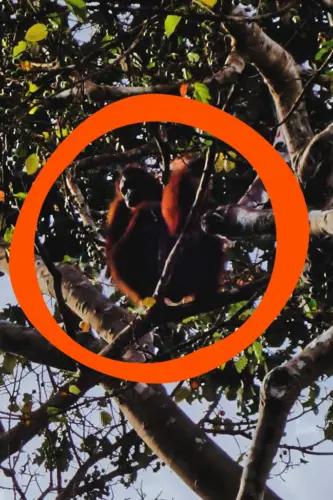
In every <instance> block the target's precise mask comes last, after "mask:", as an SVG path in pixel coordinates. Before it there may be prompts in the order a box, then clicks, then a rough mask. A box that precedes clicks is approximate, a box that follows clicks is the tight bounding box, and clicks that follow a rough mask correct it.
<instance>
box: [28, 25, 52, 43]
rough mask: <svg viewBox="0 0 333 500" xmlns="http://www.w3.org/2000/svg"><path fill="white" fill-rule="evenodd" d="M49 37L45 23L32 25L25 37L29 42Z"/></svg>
mask: <svg viewBox="0 0 333 500" xmlns="http://www.w3.org/2000/svg"><path fill="white" fill-rule="evenodd" d="M46 37H47V27H46V26H45V24H41V23H38V24H34V25H33V26H31V27H30V28H29V29H28V31H27V32H26V34H25V39H26V40H27V42H40V41H41V40H44V38H46Z"/></svg>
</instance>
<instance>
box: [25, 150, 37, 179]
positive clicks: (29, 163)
mask: <svg viewBox="0 0 333 500" xmlns="http://www.w3.org/2000/svg"><path fill="white" fill-rule="evenodd" d="M39 167H40V161H39V156H38V155H37V154H36V153H32V154H31V155H30V156H28V158H27V159H26V160H25V169H26V171H27V174H28V175H32V174H34V173H35V172H36V171H37V170H38V168H39Z"/></svg>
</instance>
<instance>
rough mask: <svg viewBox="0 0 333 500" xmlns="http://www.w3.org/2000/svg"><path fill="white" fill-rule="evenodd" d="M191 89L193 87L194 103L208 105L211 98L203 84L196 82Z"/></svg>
mask: <svg viewBox="0 0 333 500" xmlns="http://www.w3.org/2000/svg"><path fill="white" fill-rule="evenodd" d="M193 87H194V99H195V100H196V101H200V102H204V103H206V104H208V102H209V101H210V100H211V98H212V97H211V95H210V93H209V89H208V87H207V85H205V84H204V83H199V82H196V83H194V84H193Z"/></svg>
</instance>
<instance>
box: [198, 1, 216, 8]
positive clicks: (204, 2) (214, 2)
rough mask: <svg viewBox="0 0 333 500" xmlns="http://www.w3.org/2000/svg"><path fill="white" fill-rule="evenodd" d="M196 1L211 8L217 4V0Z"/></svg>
mask: <svg viewBox="0 0 333 500" xmlns="http://www.w3.org/2000/svg"><path fill="white" fill-rule="evenodd" d="M196 3H198V4H201V5H203V6H204V7H208V8H209V9H211V8H212V7H214V6H215V5H216V4H217V0H196Z"/></svg>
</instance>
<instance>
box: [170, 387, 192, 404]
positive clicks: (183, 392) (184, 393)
mask: <svg viewBox="0 0 333 500" xmlns="http://www.w3.org/2000/svg"><path fill="white" fill-rule="evenodd" d="M190 395H191V391H190V390H189V389H187V388H186V387H180V389H178V391H177V392H176V394H175V396H174V397H175V402H176V403H180V402H181V401H183V400H184V399H186V398H187V397H188V396H190Z"/></svg>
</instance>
